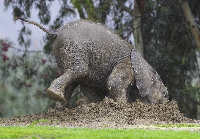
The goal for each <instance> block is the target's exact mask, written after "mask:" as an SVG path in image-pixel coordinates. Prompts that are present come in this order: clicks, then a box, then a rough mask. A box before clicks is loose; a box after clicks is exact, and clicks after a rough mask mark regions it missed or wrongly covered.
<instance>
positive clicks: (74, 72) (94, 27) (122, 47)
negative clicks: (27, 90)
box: [18, 18, 168, 106]
mask: <svg viewBox="0 0 200 139" xmlns="http://www.w3.org/2000/svg"><path fill="white" fill-rule="evenodd" d="M18 19H21V20H23V21H26V22H29V23H32V24H35V25H36V26H38V27H40V28H41V29H42V30H43V31H45V32H46V33H48V34H49V35H51V36H52V38H53V39H54V42H53V53H54V56H55V59H56V62H57V65H58V67H59V68H60V69H61V70H62V73H63V74H62V75H61V76H60V77H59V78H57V79H55V80H54V81H53V82H52V83H51V85H50V87H49V88H48V90H47V94H48V96H49V97H50V98H52V99H54V100H56V101H60V102H64V103H65V105H66V106H67V105H68V103H69V99H70V97H71V95H72V93H73V90H74V89H75V88H76V87H77V85H80V86H81V88H82V89H83V91H82V92H83V93H84V92H89V93H86V96H88V97H89V98H90V99H93V98H94V99H93V100H94V101H97V100H98V101H99V100H101V99H103V98H104V97H105V96H110V97H111V98H112V99H114V100H115V101H119V102H131V101H133V100H134V99H135V98H134V97H138V94H139V97H140V98H145V99H146V101H147V102H148V103H150V104H157V103H165V102H167V101H168V91H167V88H166V87H165V86H164V84H163V83H162V81H161V79H160V77H159V75H158V74H157V72H156V71H155V70H154V69H153V68H152V67H151V66H150V65H149V64H148V63H147V62H146V61H145V59H144V58H143V57H142V56H141V55H140V54H139V53H138V52H137V50H135V48H134V47H133V46H132V45H130V44H128V43H127V42H126V41H124V40H122V39H121V38H120V37H119V36H118V35H117V34H115V33H114V32H112V31H111V30H109V29H108V28H107V27H105V26H104V25H102V24H99V23H94V22H91V21H87V20H80V21H75V22H71V23H68V24H66V25H64V26H62V27H61V28H59V29H58V30H56V31H54V32H50V31H48V30H46V29H45V28H44V27H42V26H40V25H39V24H37V23H35V22H33V21H29V20H26V19H22V18H18Z"/></svg>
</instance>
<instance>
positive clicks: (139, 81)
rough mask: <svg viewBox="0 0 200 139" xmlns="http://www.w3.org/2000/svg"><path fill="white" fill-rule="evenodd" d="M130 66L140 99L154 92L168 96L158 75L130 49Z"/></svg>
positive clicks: (134, 50) (139, 55)
mask: <svg viewBox="0 0 200 139" xmlns="http://www.w3.org/2000/svg"><path fill="white" fill-rule="evenodd" d="M131 64H132V67H133V70H134V73H135V80H136V86H137V88H138V90H139V94H140V95H141V96H142V97H145V96H147V95H151V94H152V93H153V92H154V91H155V90H158V91H159V92H161V93H163V96H166V95H168V91H167V88H166V87H165V86H164V84H163V82H162V81H161V79H160V76H159V75H158V73H157V72H156V71H155V70H154V69H153V68H152V67H151V66H150V65H149V64H148V63H147V61H146V60H145V59H144V58H143V57H142V56H141V54H140V53H139V52H138V51H137V50H136V49H132V52H131Z"/></svg>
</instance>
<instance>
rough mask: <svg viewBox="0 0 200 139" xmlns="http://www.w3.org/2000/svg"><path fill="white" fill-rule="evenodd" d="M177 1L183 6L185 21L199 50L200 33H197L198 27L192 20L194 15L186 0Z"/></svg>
mask: <svg viewBox="0 0 200 139" xmlns="http://www.w3.org/2000/svg"><path fill="white" fill-rule="evenodd" d="M179 2H180V4H181V6H182V8H183V12H184V14H185V17H186V20H187V22H188V23H189V26H190V30H191V32H192V35H193V38H194V41H195V43H196V45H197V48H198V50H199V52H200V33H199V29H198V27H197V25H196V23H195V21H194V17H193V15H192V13H191V10H190V7H189V5H188V2H187V0H179Z"/></svg>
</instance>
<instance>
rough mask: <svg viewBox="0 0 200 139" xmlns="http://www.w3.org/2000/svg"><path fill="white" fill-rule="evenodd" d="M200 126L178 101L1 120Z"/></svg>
mask: <svg viewBox="0 0 200 139" xmlns="http://www.w3.org/2000/svg"><path fill="white" fill-rule="evenodd" d="M197 122H198V123H199V121H196V120H192V119H189V118H186V117H184V116H183V114H182V113H180V111H179V108H178V106H177V103H176V101H171V102H169V103H167V104H159V105H149V104H144V103H142V102H140V101H135V102H133V103H118V102H114V101H113V100H112V99H107V98H105V99H104V100H103V101H102V102H99V103H90V104H87V105H79V106H77V107H76V108H73V109H65V110H64V111H57V110H54V109H51V110H48V111H47V112H45V113H42V114H29V115H26V116H24V117H19V116H14V117H12V118H9V119H6V118H1V119H0V125H4V126H9V125H30V124H33V123H34V124H37V125H53V126H58V125H60V126H67V127H92V128H99V127H116V128H118V127H122V128H125V127H130V126H131V125H148V124H177V123H197Z"/></svg>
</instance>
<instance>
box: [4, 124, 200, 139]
mask: <svg viewBox="0 0 200 139" xmlns="http://www.w3.org/2000/svg"><path fill="white" fill-rule="evenodd" d="M4 138H5V139H11V138H12V139H15V138H33V139H37V138H49V139H57V138H61V139H62V138H63V139H64V138H66V139H122V138H123V139H135V138H148V139H151V138H152V139H155V138H159V139H160V138H161V139H162V138H166V139H179V138H180V139H182V138H185V139H187V138H188V139H196V138H200V133H198V132H189V131H172V130H170V131H165V130H147V129H88V128H64V127H50V126H25V127H20V126H15V127H13V126H10V127H0V139H4Z"/></svg>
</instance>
